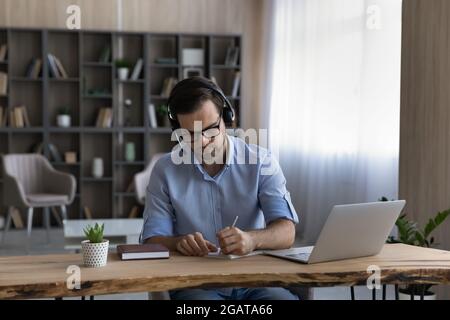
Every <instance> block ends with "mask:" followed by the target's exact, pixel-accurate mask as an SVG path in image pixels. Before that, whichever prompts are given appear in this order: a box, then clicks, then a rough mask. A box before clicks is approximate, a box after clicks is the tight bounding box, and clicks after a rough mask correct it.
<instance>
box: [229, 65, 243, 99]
mask: <svg viewBox="0 0 450 320" xmlns="http://www.w3.org/2000/svg"><path fill="white" fill-rule="evenodd" d="M240 84H241V72H240V71H236V72H235V73H234V80H233V89H232V91H231V96H233V97H237V96H238V94H239V86H240Z"/></svg>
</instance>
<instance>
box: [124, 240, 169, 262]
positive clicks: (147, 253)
mask: <svg viewBox="0 0 450 320" xmlns="http://www.w3.org/2000/svg"><path fill="white" fill-rule="evenodd" d="M117 253H118V255H119V257H120V259H121V260H141V259H168V258H169V255H170V254H169V249H167V248H166V247H165V246H163V245H162V244H151V243H147V244H121V245H118V246H117Z"/></svg>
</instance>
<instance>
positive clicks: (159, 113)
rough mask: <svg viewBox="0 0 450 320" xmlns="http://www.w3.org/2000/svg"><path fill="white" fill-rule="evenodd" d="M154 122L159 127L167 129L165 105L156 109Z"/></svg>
mask: <svg viewBox="0 0 450 320" xmlns="http://www.w3.org/2000/svg"><path fill="white" fill-rule="evenodd" d="M156 122H157V123H158V126H159V127H168V126H169V119H168V118H167V106H166V105H165V104H162V105H160V106H159V107H157V108H156Z"/></svg>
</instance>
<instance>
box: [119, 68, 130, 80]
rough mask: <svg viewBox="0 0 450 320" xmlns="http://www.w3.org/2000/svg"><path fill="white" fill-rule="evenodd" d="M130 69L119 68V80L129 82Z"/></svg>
mask: <svg viewBox="0 0 450 320" xmlns="http://www.w3.org/2000/svg"><path fill="white" fill-rule="evenodd" d="M128 72H129V69H128V68H119V69H117V74H118V76H119V80H127V79H128Z"/></svg>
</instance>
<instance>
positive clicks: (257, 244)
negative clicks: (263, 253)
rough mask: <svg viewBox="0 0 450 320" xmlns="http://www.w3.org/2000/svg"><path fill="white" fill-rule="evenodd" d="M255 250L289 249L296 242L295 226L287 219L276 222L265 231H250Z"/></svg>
mask: <svg viewBox="0 0 450 320" xmlns="http://www.w3.org/2000/svg"><path fill="white" fill-rule="evenodd" d="M249 234H250V235H251V237H252V239H253V241H254V249H255V250H258V249H287V248H289V247H291V246H292V244H293V243H294V240H295V225H294V223H293V222H292V221H290V220H286V219H279V220H275V221H273V222H272V223H270V224H269V225H268V226H267V227H266V228H265V229H262V230H252V231H249Z"/></svg>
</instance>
